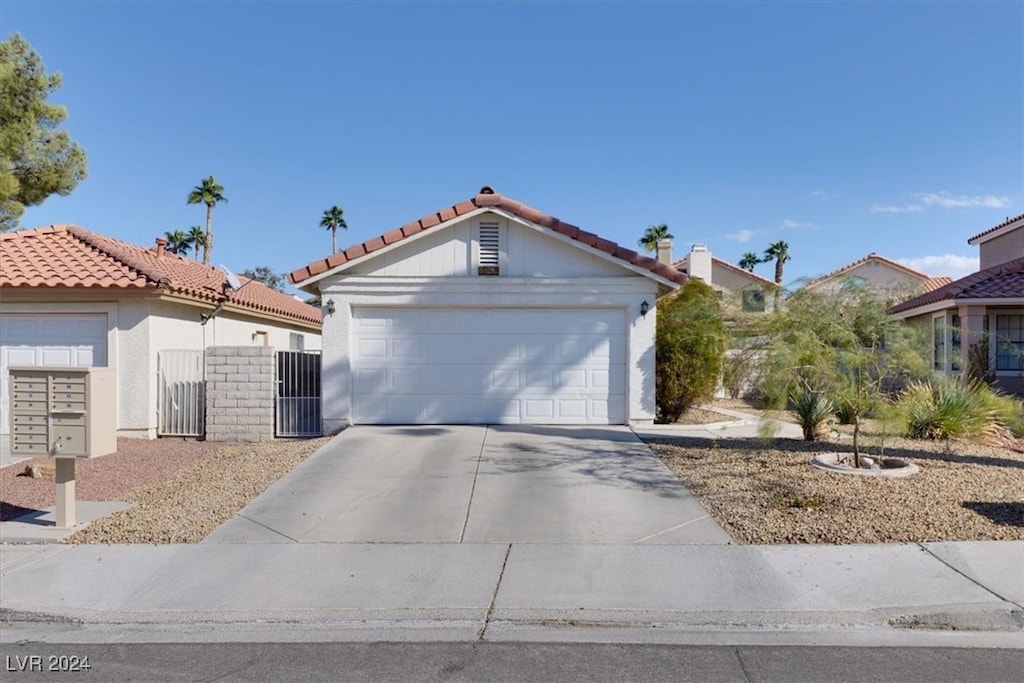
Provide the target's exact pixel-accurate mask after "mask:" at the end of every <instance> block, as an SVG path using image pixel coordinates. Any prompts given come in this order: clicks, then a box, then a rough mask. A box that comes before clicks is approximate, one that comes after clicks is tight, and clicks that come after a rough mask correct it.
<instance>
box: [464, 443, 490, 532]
mask: <svg viewBox="0 0 1024 683" xmlns="http://www.w3.org/2000/svg"><path fill="white" fill-rule="evenodd" d="M488 429H490V425H484V436H483V438H482V439H480V451H479V452H478V453H477V454H476V469H475V470H474V471H473V485H472V486H470V487H469V502H468V503H467V504H466V517H465V519H463V520H462V533H460V534H459V543H462V542H463V540H464V539H465V538H466V527H468V526H469V512H470V510H472V509H473V494H475V493H476V480H477V478H478V477H479V476H480V462H481V461H482V460H483V459H484V448H486V447H487V430H488Z"/></svg>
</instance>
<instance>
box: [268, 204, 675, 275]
mask: <svg viewBox="0 0 1024 683" xmlns="http://www.w3.org/2000/svg"><path fill="white" fill-rule="evenodd" d="M492 206H493V207H496V208H499V209H502V210H504V211H507V212H509V213H511V214H514V215H516V216H518V217H520V218H523V219H525V220H527V221H530V222H531V223H534V224H536V225H540V226H542V227H545V228H548V229H550V230H554V231H555V232H558V233H561V234H563V235H565V236H567V237H569V238H571V239H573V240H576V241H578V242H582V243H583V244H586V245H588V246H591V247H594V248H595V249H598V250H600V251H603V252H605V253H607V254H610V255H612V256H614V257H615V258H618V259H621V260H623V261H626V262H627V263H630V264H632V265H634V266H638V267H641V268H646V269H647V270H650V271H651V272H653V273H655V274H657V275H660V276H661V277H663V278H665V279H667V280H671V281H672V282H677V283H683V282H686V275H685V274H684V273H681V272H679V271H678V270H676V269H675V268H673V267H672V266H668V265H665V264H660V263H658V262H657V261H656V260H655V259H652V258H650V257H646V256H642V255H641V254H638V253H637V252H635V251H633V250H631V249H626V248H625V247H621V246H619V245H618V244H616V243H614V242H611V241H609V240H606V239H603V238H601V237H598V236H597V235H595V234H593V233H589V232H586V231H584V230H580V229H579V228H578V227H576V226H575V225H571V224H569V223H565V222H563V221H560V220H558V219H557V218H555V217H554V216H550V215H548V214H546V213H544V212H543V211H541V210H539V209H535V208H533V207H530V206H526V205H525V204H523V203H522V202H519V201H516V200H515V199H510V198H509V197H504V196H502V195H500V194H498V193H496V192H494V191H493V190H491V189H490V188H489V187H484V188H482V189H481V191H480V192H479V193H478V194H477V195H476V196H475V197H473V198H472V199H468V200H466V201H463V202H459V203H458V204H455V205H453V206H451V207H446V208H443V209H441V210H440V211H437V212H435V213H432V214H427V215H426V216H424V217H423V218H421V219H419V220H418V221H413V222H411V223H406V224H405V225H403V226H402V227H401V228H399V229H397V230H391V231H390V232H387V233H384V235H381V236H380V237H376V238H374V239H372V240H367V241H366V242H363V243H362V244H360V245H356V247H349V248H348V249H346V250H345V251H344V252H339V253H340V254H343V256H344V261H342V263H344V262H347V261H354V260H355V259H358V258H363V257H365V256H366V255H368V254H371V253H373V252H374V251H376V250H378V249H381V248H382V247H384V246H385V245H386V244H394V243H396V242H398V241H400V240H399V238H398V232H399V230H400V231H401V235H402V237H403V238H405V237H411V236H412V235H415V234H417V233H419V232H421V231H423V230H430V229H433V228H434V227H436V226H438V225H441V224H442V223H444V222H445V221H448V220H451V219H452V218H455V217H458V216H462V215H464V214H466V213H469V212H471V211H475V210H476V209H478V208H484V207H492ZM335 256H337V254H335ZM337 265H339V264H338V259H336V258H335V259H333V260H332V259H331V258H327V259H319V260H316V261H313V262H312V263H310V264H308V265H306V266H304V267H302V268H297V269H296V270H293V271H292V272H291V273H289V274H288V278H289V280H291V281H292V283H294V284H301V283H303V282H305V281H306V280H308V279H309V278H311V277H314V276H316V275H319V274H321V273H323V272H325V271H327V270H329V269H330V268H334V267H336V266H337Z"/></svg>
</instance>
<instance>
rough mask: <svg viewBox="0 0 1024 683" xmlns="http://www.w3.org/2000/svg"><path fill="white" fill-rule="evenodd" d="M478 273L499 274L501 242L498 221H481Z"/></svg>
mask: <svg viewBox="0 0 1024 683" xmlns="http://www.w3.org/2000/svg"><path fill="white" fill-rule="evenodd" d="M478 243H479V245H480V256H479V258H478V260H477V271H476V272H477V275H497V274H498V262H499V257H500V251H501V243H500V239H499V234H498V224H497V223H480V236H479V240H478Z"/></svg>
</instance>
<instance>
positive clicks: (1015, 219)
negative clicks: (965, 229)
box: [967, 213, 1024, 244]
mask: <svg viewBox="0 0 1024 683" xmlns="http://www.w3.org/2000/svg"><path fill="white" fill-rule="evenodd" d="M1022 218H1024V213H1022V214H1021V215H1019V216H1014V217H1013V218H1007V219H1006V220H1005V221H1003V222H1002V223H1000V224H999V225H993V226H992V227H991V228H989V229H988V230H982V231H981V232H979V233H978V234H977V235H975V236H974V237H969V238H968V239H967V243H968V244H970V243H971V242H973V241H974V240H976V239H978V238H979V237H984V236H985V235H987V234H989V233H992V232H995V231H996V230H999V229H1000V228H1005V227H1006V226H1007V225H1009V224H1010V223H1016V222H1017V221H1019V220H1021V219H1022Z"/></svg>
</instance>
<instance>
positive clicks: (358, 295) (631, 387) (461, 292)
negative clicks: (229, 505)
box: [321, 276, 658, 433]
mask: <svg viewBox="0 0 1024 683" xmlns="http://www.w3.org/2000/svg"><path fill="white" fill-rule="evenodd" d="M321 292H322V296H323V298H324V300H326V299H328V298H332V299H334V301H335V305H336V311H335V313H334V315H327V316H325V317H324V328H323V340H324V341H323V344H324V346H323V353H322V356H323V371H322V377H323V381H322V391H323V400H322V404H323V423H324V432H325V433H333V432H336V431H338V430H339V429H342V428H344V427H346V426H348V425H349V424H350V423H351V416H352V398H351V396H352V393H351V364H350V348H351V343H352V308H353V307H358V306H414V307H415V306H430V307H437V308H460V307H471V308H480V314H481V315H487V310H488V309H491V308H501V307H507V308H523V307H541V308H588V307H591V308H598V307H601V308H618V309H621V310H623V311H625V313H626V316H625V319H626V320H627V324H628V325H629V330H628V335H627V337H628V350H627V358H626V360H627V375H628V376H627V419H628V420H629V422H636V423H645V422H650V421H652V420H653V419H654V411H655V408H654V329H655V319H656V317H657V307H656V306H655V305H654V302H655V297H656V296H657V293H658V285H657V283H656V282H654V281H652V280H651V279H649V278H646V277H642V276H628V277H616V278H580V279H549V278H506V277H460V278H430V279H427V278H380V277H377V278H373V277H348V278H345V277H342V276H334V277H332V278H327V279H325V280H324V281H322V282H321ZM645 300H646V301H647V302H648V303H650V304H651V305H652V308H651V312H650V313H648V314H647V316H646V317H641V316H640V312H639V307H640V303H641V302H642V301H645Z"/></svg>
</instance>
